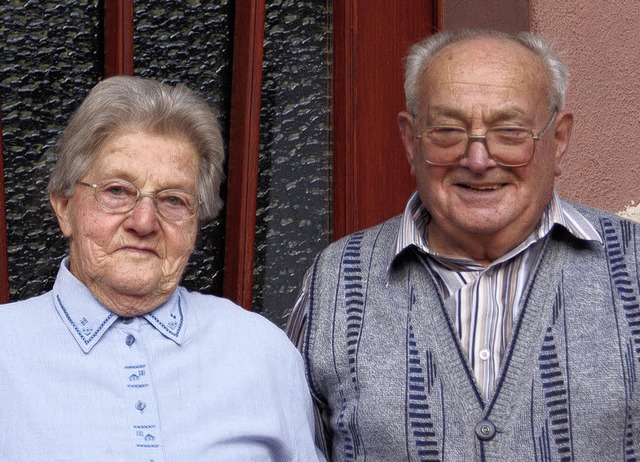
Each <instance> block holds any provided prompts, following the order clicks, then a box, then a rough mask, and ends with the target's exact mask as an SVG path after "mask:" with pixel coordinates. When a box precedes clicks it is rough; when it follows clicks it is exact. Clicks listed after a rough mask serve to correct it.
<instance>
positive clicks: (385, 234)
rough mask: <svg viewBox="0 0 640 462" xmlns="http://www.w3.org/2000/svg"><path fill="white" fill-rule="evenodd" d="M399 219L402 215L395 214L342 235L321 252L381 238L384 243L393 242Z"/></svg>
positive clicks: (377, 241) (374, 241)
mask: <svg viewBox="0 0 640 462" xmlns="http://www.w3.org/2000/svg"><path fill="white" fill-rule="evenodd" d="M401 219H402V215H397V216H395V217H392V218H390V219H388V220H386V221H383V222H382V223H378V224H377V225H374V226H371V227H369V228H365V229H362V230H360V231H356V232H354V233H351V234H349V235H347V236H344V237H343V238H341V239H338V240H336V241H335V242H333V243H331V244H330V245H329V246H327V247H326V248H325V249H324V250H323V251H322V253H323V254H326V253H335V252H342V251H343V249H344V248H345V247H346V246H347V245H349V244H353V243H354V242H355V243H363V242H364V243H366V244H365V245H367V246H371V245H373V244H374V243H376V244H380V242H381V241H380V239H381V238H382V239H383V240H384V244H387V243H389V242H391V243H393V242H395V239H396V237H397V235H398V231H399V228H400V221H401Z"/></svg>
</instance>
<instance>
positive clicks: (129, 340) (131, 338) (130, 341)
mask: <svg viewBox="0 0 640 462" xmlns="http://www.w3.org/2000/svg"><path fill="white" fill-rule="evenodd" d="M135 341H136V338H135V337H134V336H133V335H131V334H129V335H127V338H126V340H125V343H126V344H127V346H131V345H133V343H134V342H135Z"/></svg>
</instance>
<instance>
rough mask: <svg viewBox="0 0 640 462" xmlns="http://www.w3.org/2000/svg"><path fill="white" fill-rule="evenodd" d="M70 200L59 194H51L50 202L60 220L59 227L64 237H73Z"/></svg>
mask: <svg viewBox="0 0 640 462" xmlns="http://www.w3.org/2000/svg"><path fill="white" fill-rule="evenodd" d="M69 200H70V198H69V197H67V196H64V195H62V194H59V193H49V202H50V203H51V207H52V208H53V211H54V212H55V214H56V217H57V218H58V225H59V226H60V230H61V231H62V234H63V235H64V237H66V238H67V239H69V238H70V237H71V228H72V226H71V220H70V217H69Z"/></svg>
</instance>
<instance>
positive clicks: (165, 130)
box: [47, 76, 224, 220]
mask: <svg viewBox="0 0 640 462" xmlns="http://www.w3.org/2000/svg"><path fill="white" fill-rule="evenodd" d="M136 131H142V132H147V133H153V134H160V135H167V136H175V137H178V138H184V139H186V140H188V141H190V142H191V143H192V144H193V146H194V147H195V148H196V150H197V152H198V154H199V156H200V159H199V170H198V178H197V196H198V199H199V200H200V201H201V207H200V209H199V212H198V218H199V219H200V220H207V219H211V218H215V217H216V216H217V215H218V212H219V211H220V209H221V208H222V199H221V198H220V184H221V183H222V180H223V178H224V172H223V168H222V165H223V162H224V142H223V139H222V134H221V131H220V124H219V122H218V118H217V116H216V113H215V112H214V110H213V109H212V108H211V106H210V105H209V104H208V103H207V101H206V100H205V99H204V98H202V97H201V96H200V95H198V94H197V93H195V92H193V91H191V90H189V89H188V88H187V87H186V86H184V85H182V84H178V85H176V86H170V85H167V84H163V83H160V82H156V81H153V80H148V79H143V78H140V77H129V76H118V77H111V78H108V79H105V80H103V81H102V82H100V83H98V84H97V85H96V86H95V87H93V89H92V90H91V91H90V92H89V94H88V95H87V97H86V98H85V99H84V101H83V102H82V104H81V105H80V107H79V108H78V109H77V110H76V112H75V113H74V114H73V116H72V117H71V120H70V121H69V124H68V125H67V128H66V129H65V131H64V134H63V136H62V138H61V140H60V142H59V144H58V146H57V148H56V151H55V154H56V156H57V163H56V165H55V167H54V168H53V171H52V172H51V176H50V179H49V185H48V188H47V189H48V191H49V193H53V194H59V195H63V196H67V197H70V196H71V195H72V194H73V192H74V190H75V187H76V183H77V182H78V181H80V179H81V178H82V177H83V176H84V174H85V173H86V172H87V170H88V169H89V167H90V166H91V164H92V162H93V161H94V160H95V159H96V157H97V155H98V152H99V151H100V149H101V148H102V146H103V145H104V144H105V143H106V142H108V141H109V140H110V138H111V137H113V136H117V135H120V134H122V133H130V132H136Z"/></svg>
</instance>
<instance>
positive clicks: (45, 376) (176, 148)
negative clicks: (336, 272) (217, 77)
mask: <svg viewBox="0 0 640 462" xmlns="http://www.w3.org/2000/svg"><path fill="white" fill-rule="evenodd" d="M222 162H223V140H222V138H221V135H220V129H219V126H218V122H217V120H216V116H215V114H214V113H213V112H212V110H211V109H210V107H209V106H208V104H207V103H206V102H205V101H204V100H203V99H202V98H201V97H199V96H197V95H196V94H194V93H193V92H191V91H189V90H188V89H187V88H186V87H184V86H182V85H178V86H176V87H171V86H167V85H163V84H160V83H157V82H153V81H150V80H145V79H141V78H134V77H114V78H110V79H107V80H104V81H103V82H101V83H99V84H98V85H96V86H95V88H94V89H93V90H92V91H91V92H90V93H89V95H88V96H87V98H86V99H85V100H84V102H83V103H82V105H81V106H80V108H79V109H78V111H77V112H76V113H75V114H74V116H73V117H72V119H71V121H70V123H69V125H68V127H67V129H66V130H65V133H64V136H63V137H62V140H61V142H60V145H59V148H58V163H57V165H56V167H55V168H54V170H53V173H52V175H51V180H50V183H49V196H50V200H51V205H52V207H53V210H54V211H55V214H56V216H57V218H58V222H59V224H60V228H61V230H62V232H63V234H64V235H65V236H66V238H67V239H68V241H69V256H68V257H67V258H65V259H64V260H63V262H62V264H61V266H60V269H59V272H58V275H57V278H56V281H55V284H54V286H53V289H52V290H51V291H50V292H48V293H46V294H44V295H41V296H38V297H35V298H32V299H29V300H25V301H21V302H17V303H12V304H9V305H6V306H3V307H0V329H1V333H2V335H0V403H2V404H1V405H0V460H7V461H9V460H10V461H23V460H24V461H26V460H29V461H54V460H73V461H89V460H91V461H134V460H135V461H155V462H158V461H189V462H194V461H217V460H224V461H289V460H296V461H305V462H307V461H313V460H318V458H319V457H320V456H317V453H316V449H315V447H314V444H313V430H312V427H313V423H312V420H313V417H312V411H311V405H310V396H309V392H308V389H307V387H306V382H305V377H304V371H303V368H302V363H301V359H300V357H299V356H298V354H297V352H296V350H295V348H294V347H293V345H292V344H290V342H289V340H288V339H287V338H286V336H285V335H284V333H283V332H281V331H280V329H278V328H277V327H276V326H274V325H273V324H271V323H270V322H268V321H267V320H266V319H264V318H262V317H261V316H259V315H257V314H254V313H250V312H247V311H245V310H243V309H241V308H239V307H238V306H236V305H234V304H232V303H231V302H229V301H227V300H224V299H220V298H217V297H213V296H210V295H202V294H198V293H193V292H188V291H187V290H185V289H184V288H182V287H180V286H179V285H178V284H179V281H180V278H181V276H182V273H183V271H184V269H185V266H186V264H187V261H188V259H189V256H190V254H191V252H192V250H193V247H194V242H195V237H196V233H197V228H198V220H206V219H210V218H213V217H215V216H216V214H217V213H218V212H219V210H220V208H221V200H220V197H219V189H220V182H221V179H222V176H223V172H222Z"/></svg>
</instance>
